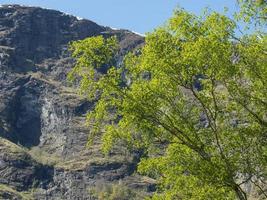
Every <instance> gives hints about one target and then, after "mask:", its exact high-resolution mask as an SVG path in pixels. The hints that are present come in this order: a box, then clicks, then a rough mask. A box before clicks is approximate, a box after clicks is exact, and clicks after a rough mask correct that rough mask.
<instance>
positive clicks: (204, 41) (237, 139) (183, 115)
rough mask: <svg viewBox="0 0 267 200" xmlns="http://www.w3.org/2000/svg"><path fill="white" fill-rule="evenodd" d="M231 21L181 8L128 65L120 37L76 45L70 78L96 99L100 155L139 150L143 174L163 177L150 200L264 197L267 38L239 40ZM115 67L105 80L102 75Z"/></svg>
mask: <svg viewBox="0 0 267 200" xmlns="http://www.w3.org/2000/svg"><path fill="white" fill-rule="evenodd" d="M235 27H236V23H235V22H234V21H232V20H230V19H229V18H227V17H226V16H224V15H220V14H218V13H210V14H208V15H206V16H203V17H197V16H195V15H193V14H190V13H188V12H186V11H184V10H182V9H179V10H176V11H175V13H174V15H173V17H172V18H170V20H169V21H168V23H167V24H166V25H165V26H163V27H160V28H158V29H157V30H155V31H154V32H152V33H150V34H148V35H147V36H146V42H145V45H144V47H143V48H141V49H140V50H139V51H138V52H137V51H135V52H132V53H129V54H128V55H127V56H126V57H125V59H124V64H123V65H122V66H121V67H115V66H113V65H114V62H113V61H112V58H113V57H114V56H115V55H116V53H117V50H118V45H117V43H116V38H114V37H111V38H108V39H104V38H103V37H102V36H97V37H92V38H88V39H85V40H81V41H76V42H73V43H72V44H71V50H72V53H73V54H72V55H73V57H74V58H75V59H76V66H75V67H74V68H73V70H72V72H71V73H70V75H69V78H70V79H72V80H74V79H75V78H76V77H77V76H78V77H81V82H80V88H81V92H83V93H84V94H86V95H88V98H89V99H90V100H97V101H96V103H95V107H94V109H93V110H92V111H90V112H89V113H88V115H87V122H88V124H89V125H90V126H91V133H90V135H91V138H93V137H94V136H95V135H96V134H102V142H103V150H104V151H105V152H108V151H109V150H111V149H112V147H113V145H114V144H116V142H118V141H123V142H124V143H125V144H127V145H128V147H129V148H133V149H142V150H143V151H144V152H145V154H144V155H143V158H142V160H141V162H140V164H139V167H138V170H139V172H140V173H144V174H147V175H149V176H151V177H153V178H155V179H157V180H158V184H159V187H158V191H157V193H155V195H154V196H153V199H205V200H206V199H235V198H239V199H241V200H245V199H248V198H249V195H250V194H249V191H248V189H246V188H247V187H246V186H247V185H249V184H250V185H253V186H254V187H255V188H256V189H257V192H258V193H257V195H258V197H259V198H260V197H262V198H266V197H267V192H266V185H265V184H266V175H267V171H266V170H267V169H266V168H267V165H266V164H267V145H266V143H267V116H266V115H267V113H266V110H267V89H266V80H267V66H266V59H267V57H266V36H264V35H261V36H260V37H259V36H258V35H257V34H251V35H244V36H242V37H236V36H235V35H234V33H235ZM103 65H105V66H107V65H108V66H109V67H108V71H107V73H99V72H98V71H99V68H101V67H103Z"/></svg>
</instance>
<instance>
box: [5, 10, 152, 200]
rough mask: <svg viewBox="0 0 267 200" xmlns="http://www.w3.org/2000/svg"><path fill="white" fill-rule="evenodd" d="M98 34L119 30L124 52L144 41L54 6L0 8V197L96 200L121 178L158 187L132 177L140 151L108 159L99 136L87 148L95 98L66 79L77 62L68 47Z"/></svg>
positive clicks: (139, 186) (128, 183)
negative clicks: (89, 117)
mask: <svg viewBox="0 0 267 200" xmlns="http://www.w3.org/2000/svg"><path fill="white" fill-rule="evenodd" d="M95 35H104V36H105V37H108V36H112V35H116V36H117V37H118V39H119V41H120V47H121V52H120V56H122V55H124V54H125V53H126V52H127V51H129V50H131V49H133V48H136V47H138V46H139V45H142V44H143V42H144V39H143V38H142V37H141V36H139V35H136V34H134V33H132V32H130V31H127V30H113V29H111V28H109V27H103V26H100V25H98V24H96V23H94V22H92V21H89V20H84V19H83V20H80V19H77V18H76V17H74V16H70V15H67V14H64V13H61V12H58V11H54V10H48V9H42V8H36V7H24V6H19V5H3V6H1V7H0V176H1V178H0V197H1V198H4V199H31V198H32V199H94V196H95V194H92V191H93V190H94V191H96V190H95V189H94V188H96V187H97V186H99V184H100V185H109V184H111V183H116V182H118V181H119V180H120V181H119V182H123V183H125V185H126V186H127V187H129V188H131V189H132V190H136V191H139V190H142V191H144V192H148V191H150V190H152V189H153V183H152V182H151V181H149V180H144V177H140V176H138V175H133V172H134V168H135V162H136V160H137V159H138V155H135V154H132V155H130V156H129V155H126V154H125V153H124V152H123V150H120V151H119V150H118V151H116V152H114V153H112V154H111V156H109V157H107V156H104V155H102V154H101V152H100V149H99V144H98V143H97V142H96V143H95V144H94V146H93V148H90V149H87V148H86V142H87V136H88V133H89V132H90V130H88V128H87V127H85V126H84V114H85V113H86V111H87V110H89V109H90V107H91V106H92V103H91V102H88V101H87V100H86V99H85V98H83V97H81V96H79V95H78V94H77V91H76V89H75V88H72V87H69V85H68V83H67V82H66V75H67V73H68V71H69V70H70V69H71V67H72V66H73V60H72V58H71V57H70V55H69V52H68V50H67V47H68V43H69V42H70V41H73V40H79V39H84V38H86V37H90V36H95ZM120 56H119V57H118V58H117V62H118V63H119V62H120V60H121V57H120ZM121 149H123V148H121Z"/></svg>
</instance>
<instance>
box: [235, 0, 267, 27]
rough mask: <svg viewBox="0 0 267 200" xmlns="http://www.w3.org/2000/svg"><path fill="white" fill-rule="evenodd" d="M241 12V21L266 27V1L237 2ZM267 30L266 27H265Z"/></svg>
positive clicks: (239, 14) (239, 16)
mask: <svg viewBox="0 0 267 200" xmlns="http://www.w3.org/2000/svg"><path fill="white" fill-rule="evenodd" d="M237 2H238V4H239V6H240V12H239V13H238V14H237V17H238V18H239V19H242V20H243V21H245V22H249V23H251V22H252V23H255V24H263V25H266V21H267V1H266V0H237ZM265 28H266V27H265Z"/></svg>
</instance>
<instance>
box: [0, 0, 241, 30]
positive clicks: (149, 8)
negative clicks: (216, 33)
mask: <svg viewBox="0 0 267 200" xmlns="http://www.w3.org/2000/svg"><path fill="white" fill-rule="evenodd" d="M235 2H236V1H235V0H0V4H23V5H33V6H41V7H46V8H51V9H56V10H60V11H63V12H66V13H69V14H72V15H76V16H79V17H82V18H86V19H90V20H92V21H95V22H96V23H98V24H100V25H104V26H110V27H114V28H123V29H128V30H132V31H136V32H139V33H146V32H149V31H152V30H153V29H154V28H155V27H157V26H159V25H161V24H163V23H164V22H165V21H166V20H167V19H168V18H169V17H170V16H171V14H172V11H173V9H174V8H175V7H176V6H178V5H179V6H180V7H183V8H185V9H186V10H188V11H191V12H194V13H196V14H200V13H201V12H202V11H203V9H204V8H205V7H207V6H208V7H209V8H211V9H213V10H216V11H219V12H223V10H224V7H225V6H226V7H228V8H229V11H230V12H233V11H234V10H236V9H237V5H236V3H235Z"/></svg>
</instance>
